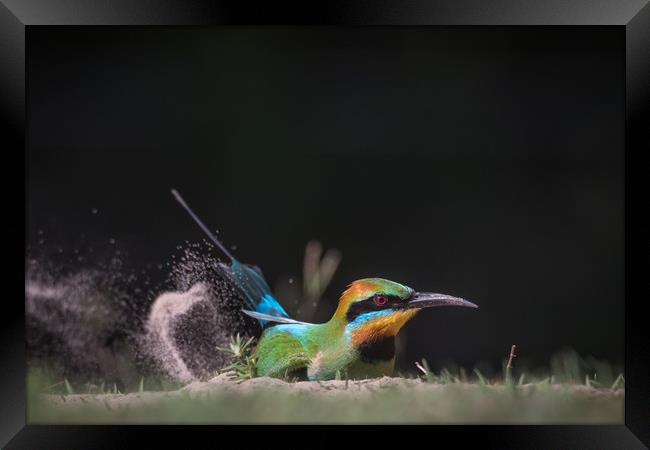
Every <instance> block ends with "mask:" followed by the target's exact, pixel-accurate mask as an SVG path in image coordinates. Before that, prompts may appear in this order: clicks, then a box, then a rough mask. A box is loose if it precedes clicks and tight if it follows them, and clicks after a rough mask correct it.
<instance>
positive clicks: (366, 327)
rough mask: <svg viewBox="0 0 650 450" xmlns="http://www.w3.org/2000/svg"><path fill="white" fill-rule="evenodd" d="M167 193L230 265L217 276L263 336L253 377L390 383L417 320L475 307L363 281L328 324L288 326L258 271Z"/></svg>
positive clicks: (343, 298)
mask: <svg viewBox="0 0 650 450" xmlns="http://www.w3.org/2000/svg"><path fill="white" fill-rule="evenodd" d="M172 194H173V196H174V197H175V198H176V200H177V201H178V202H179V203H180V204H181V206H183V208H184V209H185V210H186V211H187V212H188V213H189V215H190V216H191V217H192V218H193V219H194V221H195V222H196V223H197V224H198V225H199V227H200V228H201V229H202V230H203V231H204V232H205V233H206V235H207V236H208V237H209V238H210V240H212V242H214V243H215V245H216V246H217V247H218V248H219V249H220V250H221V251H222V252H223V253H224V254H225V255H226V256H227V257H228V259H229V260H230V263H229V264H224V263H217V264H215V269H217V270H218V271H219V272H220V273H221V274H223V275H225V276H226V277H227V278H228V279H229V280H230V281H231V282H232V283H233V284H234V285H235V286H236V287H237V288H238V289H239V291H241V293H242V294H243V297H244V299H245V301H246V303H247V309H242V312H243V313H244V314H246V315H248V316H250V317H252V318H254V319H257V321H258V322H259V323H260V326H261V328H262V333H261V335H260V336H259V339H258V341H257V345H256V347H255V349H254V351H253V352H254V357H255V360H256V376H267V377H272V378H281V379H299V380H310V381H317V380H318V381H320V380H331V379H336V378H339V377H342V376H345V377H346V378H348V379H366V378H374V377H381V376H390V375H392V374H393V372H394V369H395V336H396V335H397V333H398V332H399V331H400V329H401V328H402V327H403V326H404V325H405V324H406V323H407V322H408V321H409V320H410V319H412V318H413V317H414V316H415V315H416V314H418V313H419V312H420V311H422V310H423V309H427V308H431V307H438V306H460V307H468V308H478V305H476V304H474V303H472V302H470V301H468V300H465V299H462V298H460V297H454V296H451V295H447V294H438V293H431V292H417V291H415V290H414V289H412V288H410V287H408V286H406V285H403V284H400V283H397V282H394V281H390V280H387V279H384V278H363V279H359V280H356V281H353V282H352V283H350V284H349V285H348V287H347V289H346V290H345V291H344V292H343V293H342V294H341V296H340V298H339V302H338V306H337V308H336V311H335V312H334V314H333V315H332V317H331V319H330V320H329V321H327V322H324V323H308V322H301V321H298V320H295V319H292V318H291V317H290V316H289V314H288V313H287V312H286V311H285V309H284V308H283V307H282V305H281V304H280V302H279V301H278V300H277V299H276V298H275V296H274V295H273V293H272V291H271V288H270V287H269V285H268V283H267V282H266V280H265V279H264V276H263V274H262V272H261V271H260V269H259V268H257V267H256V266H252V265H248V264H242V263H241V262H239V261H238V260H237V259H236V258H235V257H234V256H233V255H232V254H231V253H230V252H229V251H228V250H227V249H226V247H225V246H224V245H223V244H222V243H221V242H220V241H219V240H218V239H217V238H216V237H215V236H214V235H213V233H212V232H211V231H210V230H209V229H208V228H207V227H206V226H205V224H204V223H203V222H202V221H201V219H199V217H198V216H197V215H196V214H195V213H194V211H192V209H191V208H190V207H189V206H188V205H187V203H186V202H185V201H184V200H183V198H182V197H181V195H180V194H179V193H178V192H177V191H176V190H174V189H172ZM248 308H249V309H248Z"/></svg>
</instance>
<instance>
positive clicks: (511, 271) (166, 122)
mask: <svg viewBox="0 0 650 450" xmlns="http://www.w3.org/2000/svg"><path fill="white" fill-rule="evenodd" d="M623 45H624V31H623V30H622V29H618V30H617V29H614V28H603V27H590V28H585V27H583V28H580V29H578V28H574V27H554V28H552V27H538V28H526V29H523V28H499V29H487V28H461V27H457V28H437V27H434V28H427V27H422V28H408V29H406V28H381V27H378V28H354V29H346V28H334V27H327V28H320V29H309V28H299V27H296V28H282V27H280V28H278V27H275V28H241V27H240V28H227V27H221V28H211V29H209V28H183V29H170V28H149V29H133V28H129V29H119V28H103V29H97V28H83V29H80V28H77V29H74V28H67V29H61V28H57V29H54V28H38V29H35V30H31V31H30V33H29V40H28V89H29V98H28V127H29V133H28V161H27V176H28V181H27V190H28V196H27V219H28V236H29V240H30V243H32V244H34V242H35V241H36V240H37V239H38V238H37V236H38V232H37V230H44V233H45V235H46V237H47V239H48V243H50V244H52V245H53V246H55V247H58V246H61V247H64V248H66V249H69V248H71V247H73V246H75V245H76V243H77V242H78V240H79V236H80V235H81V234H82V233H83V234H84V235H86V238H87V239H89V240H91V241H92V240H94V241H96V242H98V243H100V242H106V241H108V240H109V239H115V240H116V241H117V242H118V243H119V244H120V245H121V246H122V248H125V249H126V250H127V251H128V255H129V259H128V263H129V264H130V265H132V266H133V267H139V266H144V265H146V264H148V263H152V264H156V263H158V262H161V261H165V260H167V259H168V258H169V255H170V254H171V253H173V252H174V251H175V249H176V246H177V245H179V244H182V243H183V242H184V241H185V240H186V239H190V240H198V239H200V238H201V235H200V232H199V231H198V230H197V229H196V227H195V226H194V225H193V224H192V223H191V222H190V221H189V219H188V218H187V217H186V216H185V215H184V213H183V212H182V211H181V210H180V209H179V208H178V206H177V205H176V204H175V203H174V202H173V200H172V198H171V196H170V195H169V188H170V187H176V188H178V189H179V190H180V191H181V192H182V193H183V194H184V196H185V197H186V198H187V200H188V201H189V202H190V203H191V204H192V205H193V206H194V207H195V208H196V209H197V211H198V212H199V213H200V214H201V216H203V218H204V219H205V220H206V221H207V222H208V223H209V224H211V225H212V226H213V227H215V228H218V229H219V230H221V232H222V234H221V235H222V237H223V238H224V240H225V241H226V242H227V243H228V244H229V245H230V244H236V245H237V251H236V254H237V255H238V256H239V257H240V258H241V259H242V260H243V261H245V262H251V263H255V264H257V265H259V266H261V267H262V269H263V270H264V272H265V274H266V276H267V278H268V279H269V281H270V282H271V284H273V282H274V281H275V280H276V279H278V278H279V277H281V276H285V275H287V274H297V273H299V272H300V267H301V262H302V252H303V248H304V244H305V243H306V241H307V240H309V239H312V238H318V239H321V240H322V241H323V242H324V243H325V245H326V246H327V247H337V248H339V249H341V251H342V253H343V263H342V266H341V269H340V271H339V272H338V273H337V275H336V277H335V279H334V281H333V283H332V287H331V290H330V292H328V298H329V300H330V302H329V303H327V304H324V305H322V310H321V311H319V312H320V316H321V317H320V318H321V319H322V320H326V318H327V316H328V315H329V314H331V312H332V311H333V309H334V307H335V298H336V296H337V293H338V292H340V291H341V290H342V289H343V288H344V287H345V285H346V284H348V283H349V282H350V281H352V280H354V279H357V278H362V277H367V276H382V277H385V278H389V279H393V280H395V281H400V282H403V283H405V284H408V285H410V286H412V287H413V288H415V289H418V290H429V291H437V292H445V293H450V294H456V295H459V296H463V297H465V298H468V299H470V300H472V301H474V302H476V303H478V304H479V305H480V307H481V308H480V309H479V310H478V311H474V310H465V309H454V308H448V309H442V308H441V309H437V310H432V311H426V312H424V313H422V314H421V315H420V316H418V317H417V318H416V319H414V320H413V321H412V323H410V324H409V325H407V327H406V328H405V330H404V333H405V335H406V352H405V354H404V355H403V356H402V358H403V359H402V364H403V365H407V366H410V365H411V364H412V361H413V360H415V359H419V358H421V357H427V358H428V359H429V360H430V361H436V362H439V363H440V364H443V363H444V362H445V361H450V360H451V361H455V362H457V363H459V364H463V365H469V366H471V365H474V364H476V363H479V362H481V361H485V362H488V363H493V364H497V363H498V361H499V360H500V359H501V358H503V357H505V356H506V353H507V351H508V349H509V346H510V345H511V344H513V343H516V344H518V346H519V348H520V354H521V355H522V358H526V357H528V358H531V359H532V360H534V361H536V362H538V363H540V364H545V363H546V362H547V359H548V357H549V356H550V355H551V354H552V353H553V352H555V351H556V350H558V349H560V348H562V347H564V346H571V347H574V348H575V349H576V350H578V352H580V353H581V354H593V355H595V356H597V357H601V358H607V359H609V360H611V361H612V362H621V361H622V357H623V346H622V344H623V303H622V300H623V145H624V135H623V133H624V106H625V105H624V60H623V54H622V51H623ZM93 208H97V210H98V213H97V214H92V213H91V210H92V209H93ZM53 248H54V247H53ZM163 275H164V274H161V277H162V276H163Z"/></svg>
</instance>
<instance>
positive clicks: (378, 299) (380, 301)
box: [375, 294, 388, 306]
mask: <svg viewBox="0 0 650 450" xmlns="http://www.w3.org/2000/svg"><path fill="white" fill-rule="evenodd" d="M386 303H388V297H386V296H385V295H384V294H377V295H375V305H377V306H384V305H385V304H386Z"/></svg>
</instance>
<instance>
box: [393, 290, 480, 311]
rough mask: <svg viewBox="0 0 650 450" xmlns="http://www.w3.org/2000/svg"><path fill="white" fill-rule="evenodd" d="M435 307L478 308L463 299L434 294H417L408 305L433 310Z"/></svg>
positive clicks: (408, 306)
mask: <svg viewBox="0 0 650 450" xmlns="http://www.w3.org/2000/svg"><path fill="white" fill-rule="evenodd" d="M433 306H465V307H467V308H478V305H475V304H474V303H472V302H468V301H467V300H464V299H462V298H458V297H452V296H451V295H446V294H434V293H432V292H416V293H415V294H413V295H412V296H411V298H410V299H409V301H408V302H407V303H406V307H407V308H431V307H433Z"/></svg>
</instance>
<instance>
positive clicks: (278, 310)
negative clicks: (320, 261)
mask: <svg viewBox="0 0 650 450" xmlns="http://www.w3.org/2000/svg"><path fill="white" fill-rule="evenodd" d="M171 192H172V195H173V196H174V198H176V200H177V201H178V203H180V204H181V206H182V207H183V208H184V209H185V210H186V211H187V212H188V214H189V215H190V216H191V217H192V219H194V221H195V222H196V223H197V224H198V225H199V227H200V228H201V229H202V230H203V232H204V233H205V234H207V235H208V237H209V238H210V240H212V242H214V243H215V244H216V245H217V247H219V248H220V249H221V251H222V252H223V253H224V254H225V255H226V256H227V257H228V258H230V267H227V266H226V265H225V264H217V265H216V268H217V269H218V270H220V271H221V272H223V273H225V274H226V275H228V276H229V277H230V279H231V280H232V281H233V282H234V283H235V285H236V286H237V287H238V288H239V289H240V290H241V291H242V293H243V294H244V296H245V297H246V301H247V302H248V304H249V305H250V306H251V308H253V309H254V310H255V311H256V312H258V313H260V316H259V317H257V319H258V320H259V322H260V324H261V325H262V326H264V325H265V324H266V323H267V321H266V320H263V319H261V317H263V316H265V315H266V316H273V317H286V318H288V317H289V314H287V312H286V311H285V310H284V308H283V307H282V305H280V302H278V301H277V300H276V298H275V297H273V293H272V292H271V288H270V287H269V285H268V284H267V282H266V281H265V280H264V277H263V276H262V273H261V272H260V271H259V270H258V269H256V268H255V267H253V266H249V265H246V264H242V263H240V262H239V261H238V260H237V259H236V258H235V257H234V256H232V254H231V253H230V252H229V251H228V250H227V249H226V247H225V246H224V245H223V244H222V243H221V241H219V239H217V238H216V237H215V235H214V234H212V232H211V231H210V229H209V228H208V227H206V226H205V224H204V223H203V221H201V219H199V217H198V216H197V215H196V214H195V213H194V211H192V209H191V208H190V207H189V206H188V205H187V203H185V200H183V197H181V195H180V194H179V193H178V192H177V191H176V190H175V189H172V191H171Z"/></svg>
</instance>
